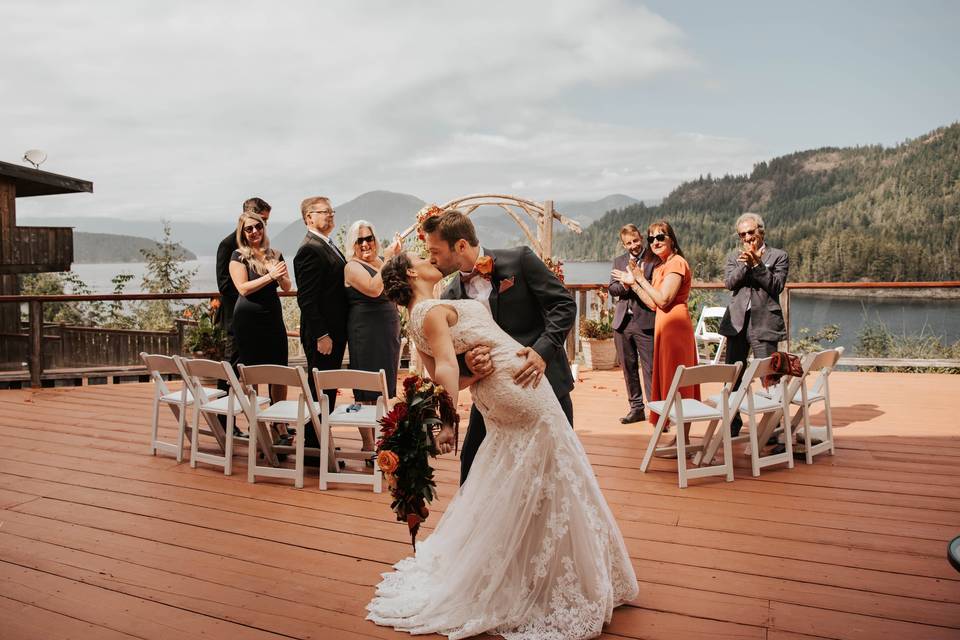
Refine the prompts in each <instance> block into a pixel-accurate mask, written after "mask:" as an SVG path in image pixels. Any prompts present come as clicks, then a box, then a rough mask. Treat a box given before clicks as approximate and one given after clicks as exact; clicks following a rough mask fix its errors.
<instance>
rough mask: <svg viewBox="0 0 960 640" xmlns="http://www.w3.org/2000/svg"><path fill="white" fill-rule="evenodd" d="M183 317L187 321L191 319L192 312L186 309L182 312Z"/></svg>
mask: <svg viewBox="0 0 960 640" xmlns="http://www.w3.org/2000/svg"><path fill="white" fill-rule="evenodd" d="M183 317H184V318H186V319H187V320H189V319H190V318H192V317H193V311H190V309H187V310H186V311H184V312H183Z"/></svg>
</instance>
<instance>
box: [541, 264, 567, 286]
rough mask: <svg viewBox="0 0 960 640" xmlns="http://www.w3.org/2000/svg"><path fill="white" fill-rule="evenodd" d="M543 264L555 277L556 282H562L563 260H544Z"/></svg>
mask: <svg viewBox="0 0 960 640" xmlns="http://www.w3.org/2000/svg"><path fill="white" fill-rule="evenodd" d="M543 263H544V264H545V265H547V269H550V271H551V272H552V273H553V275H555V276H557V280H559V281H560V282H561V283H562V282H563V281H564V280H563V260H561V259H560V258H544V259H543Z"/></svg>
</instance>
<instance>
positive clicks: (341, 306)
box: [293, 196, 347, 447]
mask: <svg viewBox="0 0 960 640" xmlns="http://www.w3.org/2000/svg"><path fill="white" fill-rule="evenodd" d="M300 213H301V215H302V216H303V222H304V224H305V225H306V226H307V235H306V237H305V238H304V239H303V243H302V244H301V245H300V249H299V250H298V251H297V255H296V256H295V257H294V259H293V270H294V276H295V277H296V279H297V304H298V305H299V306H300V342H301V344H302V345H303V352H304V354H306V356H307V370H308V372H311V373H308V378H309V379H310V391H311V392H312V393H313V396H314V397H315V398H317V399H318V400H319V398H320V396H319V394H318V391H317V389H316V388H314V382H313V374H312V371H313V369H314V368H317V369H319V370H321V371H327V370H330V369H339V368H341V365H342V363H343V352H344V349H345V348H346V346H347V294H346V289H344V286H343V267H344V265H346V262H347V261H346V258H345V257H344V255H343V253H342V252H341V251H340V249H339V248H337V246H336V245H335V244H334V243H333V241H332V239H331V238H330V234H331V233H332V232H333V229H334V227H335V226H336V224H335V221H334V215H335V213H336V212H335V211H334V210H333V206H331V204H330V200H329V199H328V198H325V197H323V196H318V197H314V198H307V199H306V200H304V201H303V202H302V203H301V204H300ZM323 392H324V393H325V394H326V395H327V400H328V402H329V406H330V410H331V411H332V410H333V405H334V402H335V400H336V397H337V391H336V389H324V390H323ZM304 442H305V443H306V446H308V447H319V446H320V444H319V442H317V441H316V436H315V434H314V433H313V430H312V429H307V437H306V439H305V441H304Z"/></svg>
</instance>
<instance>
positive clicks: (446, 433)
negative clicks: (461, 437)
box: [436, 425, 455, 453]
mask: <svg viewBox="0 0 960 640" xmlns="http://www.w3.org/2000/svg"><path fill="white" fill-rule="evenodd" d="M454 438H455V436H454V433H453V427H451V426H449V425H444V426H443V427H442V428H441V429H440V433H438V434H437V440H436V442H437V449H438V450H439V451H440V453H450V452H451V451H453V445H454V444H455V443H454Z"/></svg>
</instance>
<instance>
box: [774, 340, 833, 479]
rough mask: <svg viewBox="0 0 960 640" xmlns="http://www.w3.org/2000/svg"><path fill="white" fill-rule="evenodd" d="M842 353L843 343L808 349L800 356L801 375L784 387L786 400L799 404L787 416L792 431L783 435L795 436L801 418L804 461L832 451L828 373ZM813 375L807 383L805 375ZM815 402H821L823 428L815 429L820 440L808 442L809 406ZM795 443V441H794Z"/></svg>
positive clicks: (831, 420) (809, 437) (809, 436)
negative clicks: (819, 430)
mask: <svg viewBox="0 0 960 640" xmlns="http://www.w3.org/2000/svg"><path fill="white" fill-rule="evenodd" d="M841 355H843V347H837V348H836V349H827V350H826V351H820V352H819V353H808V354H807V355H806V356H804V357H803V375H802V376H800V377H798V378H795V379H794V381H793V382H792V383H791V384H790V386H789V388H788V390H787V397H788V398H790V403H791V404H793V405H795V406H797V407H799V409H798V411H797V413H796V415H794V417H793V419H792V420H791V427H792V433H788V434H787V436H788V438H787V439H792V438H794V437H796V436H797V432H798V431H799V429H798V428H797V426H798V425H799V423H800V422H803V451H804V454H805V457H806V461H807V464H813V457H814V456H816V455H819V454H821V453H825V452H827V451H829V452H830V455H833V454H834V453H835V449H834V444H833V413H832V412H831V406H830V374H831V373H833V370H834V368H835V367H836V366H837V361H838V360H840V356H841ZM814 374H815V375H816V379H815V380H814V381H813V384H812V385H810V386H809V387H808V379H809V378H810V376H812V375H814ZM818 402H823V409H824V413H825V414H826V422H827V425H826V428H825V429H824V431H823V432H822V433H819V434H818V435H819V436H822V437H821V438H820V440H821V442H820V443H819V444H812V436H811V433H812V429H815V428H816V427H811V426H810V408H811V407H812V406H813V405H815V404H816V403H818ZM797 444H798V445H799V444H800V443H799V441H798V442H797Z"/></svg>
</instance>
